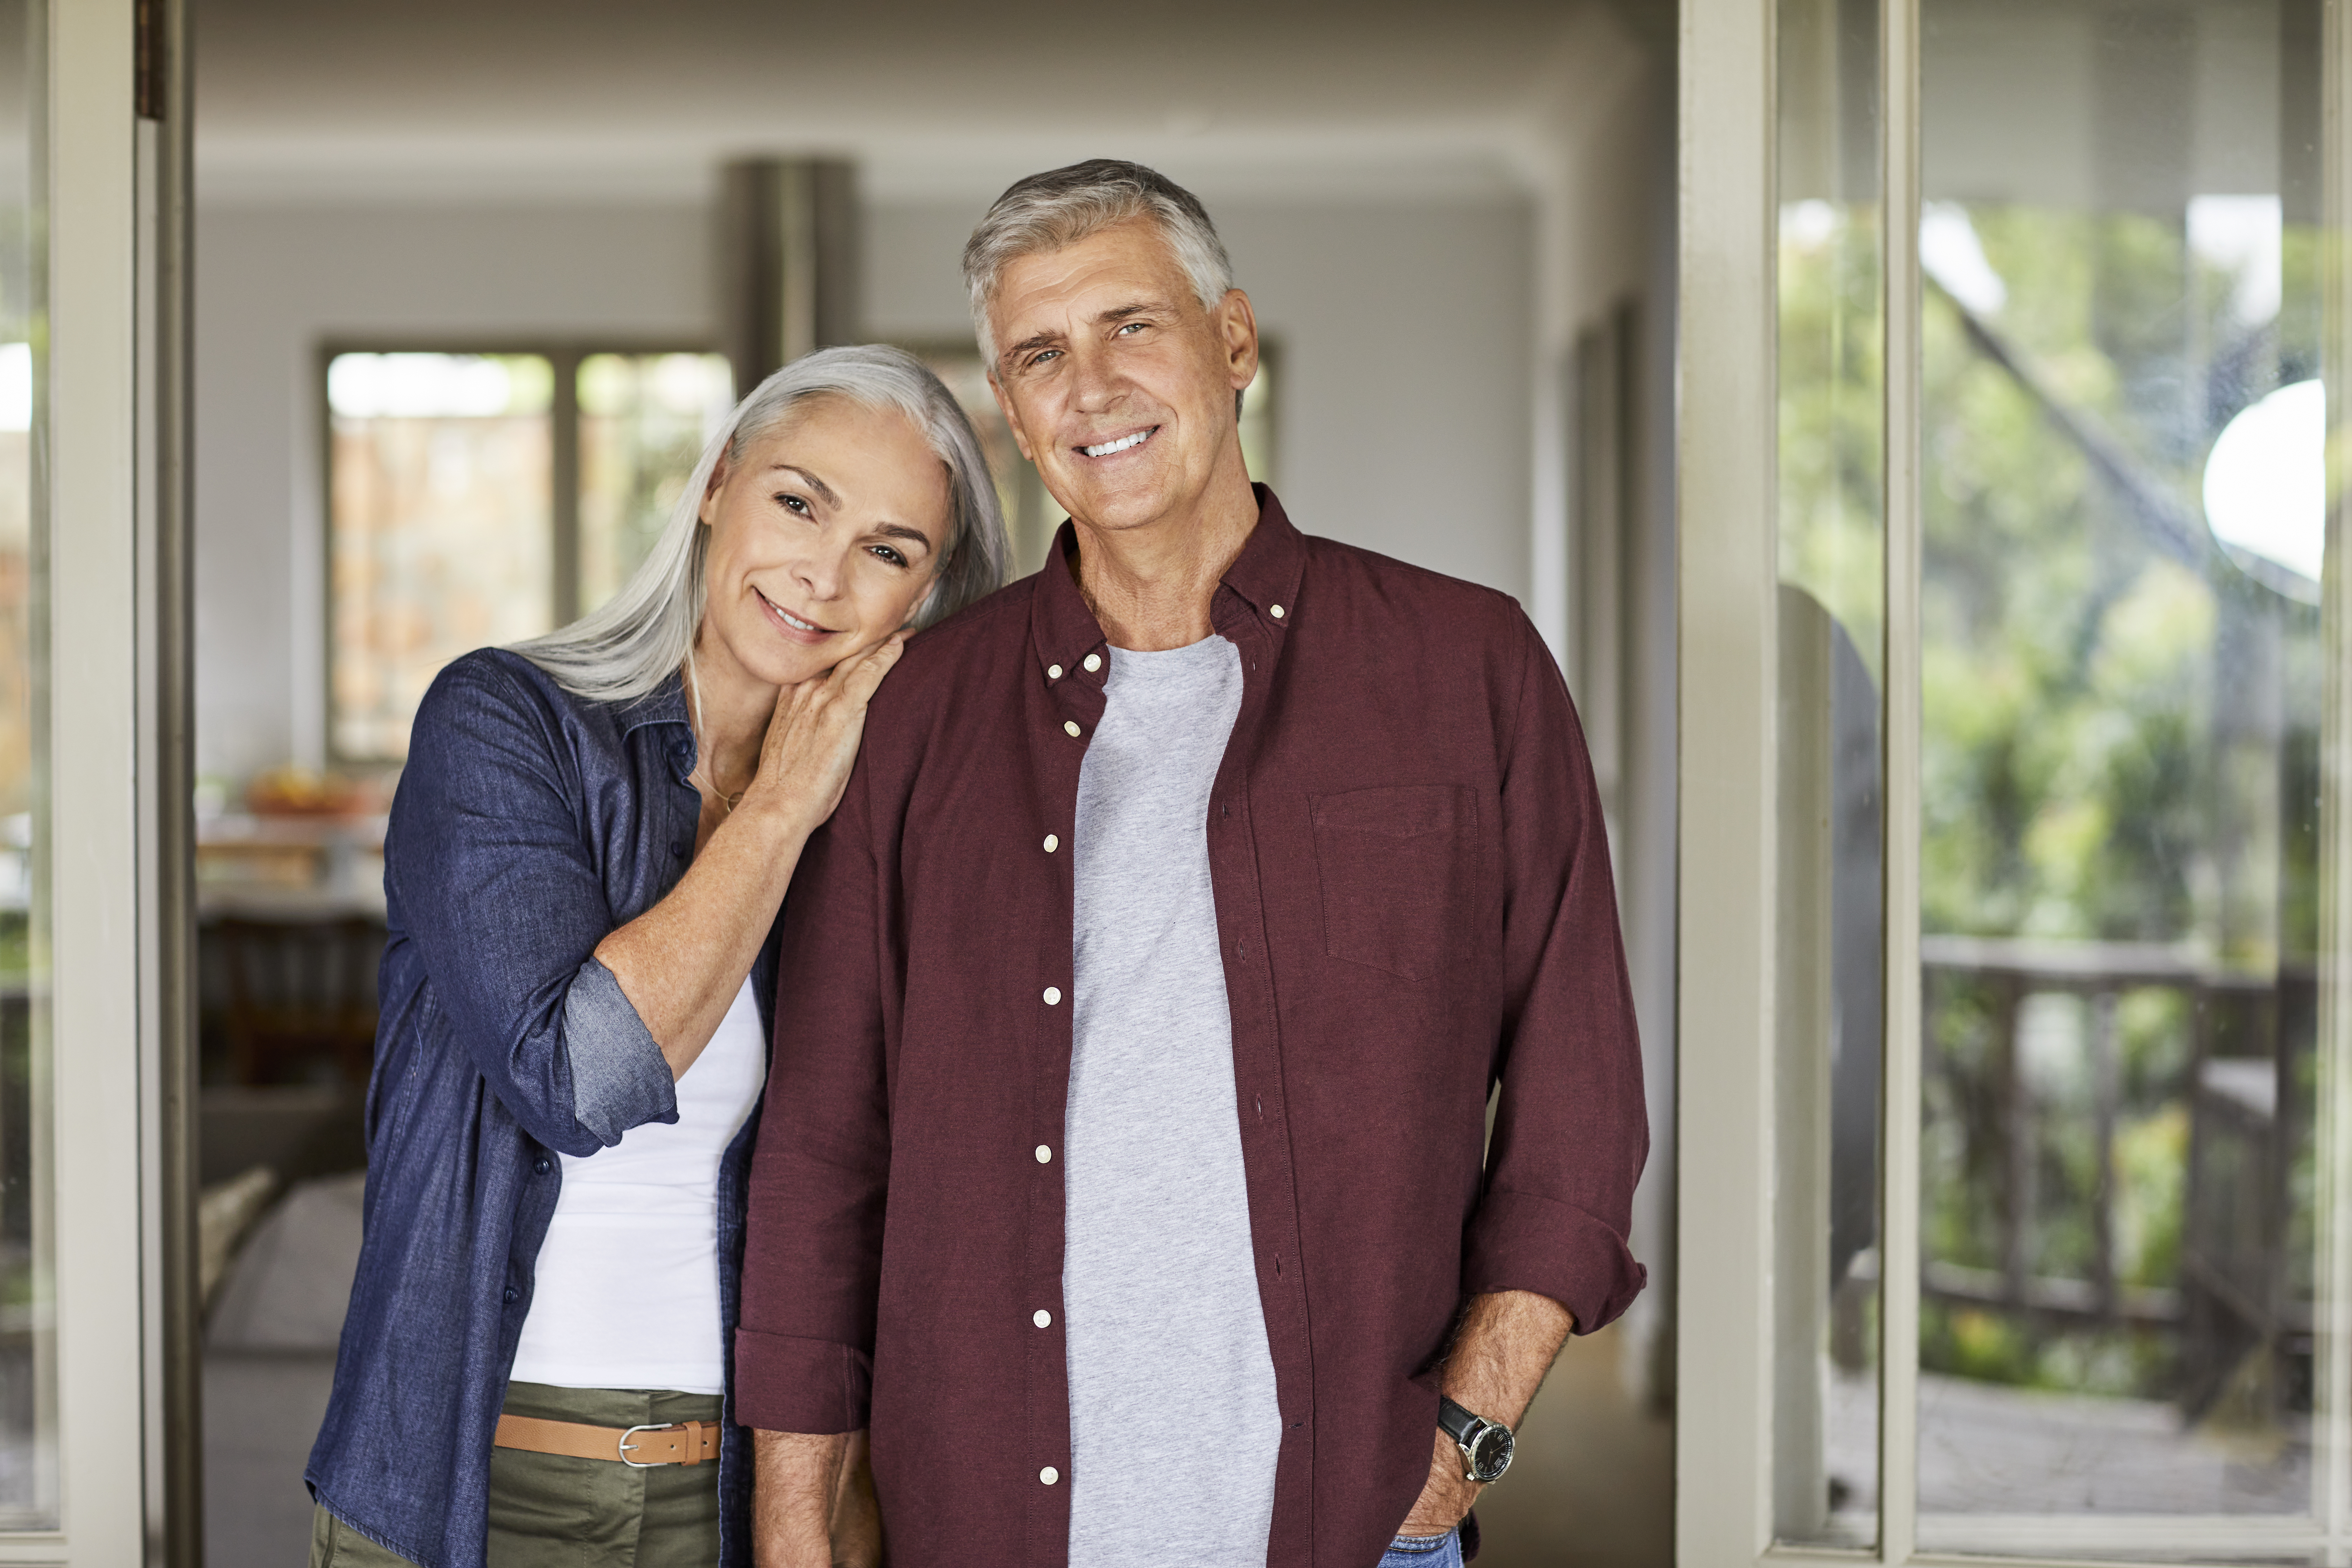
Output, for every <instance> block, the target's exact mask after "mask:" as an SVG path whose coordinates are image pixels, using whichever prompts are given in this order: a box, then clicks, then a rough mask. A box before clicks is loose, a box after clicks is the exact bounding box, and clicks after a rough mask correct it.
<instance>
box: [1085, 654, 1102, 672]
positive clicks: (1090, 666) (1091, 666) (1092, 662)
mask: <svg viewBox="0 0 2352 1568" xmlns="http://www.w3.org/2000/svg"><path fill="white" fill-rule="evenodd" d="M1100 668H1102V655H1100V654H1098V653H1090V654H1088V655H1087V674H1088V675H1092V674H1093V673H1094V672H1095V671H1096V670H1097V669H1100Z"/></svg>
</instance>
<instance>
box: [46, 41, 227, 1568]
mask: <svg viewBox="0 0 2352 1568" xmlns="http://www.w3.org/2000/svg"><path fill="white" fill-rule="evenodd" d="M48 38H49V59H48V90H47V109H48V148H47V152H48V168H47V196H48V237H49V255H48V280H49V300H48V304H49V310H48V321H49V349H48V365H49V382H48V385H49V390H50V397H49V405H48V407H49V420H48V428H47V438H48V449H49V454H50V461H49V466H48V472H49V479H50V483H49V501H50V505H49V511H48V516H47V520H46V521H47V528H48V539H49V545H50V557H49V560H50V571H49V588H48V592H49V605H50V615H49V625H50V628H51V631H50V647H49V658H50V671H51V681H50V693H49V695H50V714H51V721H50V756H51V759H52V762H51V778H50V784H49V794H50V801H51V807H50V841H51V845H52V853H53V862H52V863H53V865H54V868H55V873H54V877H53V879H52V881H53V887H54V898H53V905H52V917H51V918H52V931H53V944H52V971H53V975H54V981H53V986H54V989H53V995H54V1012H53V1018H54V1035H53V1042H54V1043H53V1046H52V1049H51V1051H50V1057H49V1103H50V1109H51V1114H50V1125H49V1128H48V1148H49V1168H50V1172H51V1181H50V1196H51V1216H52V1217H51V1224H52V1226H53V1227H54V1236H55V1243H54V1247H55V1253H54V1256H55V1259H56V1313H57V1333H56V1348H57V1389H58V1444H59V1455H58V1463H59V1507H60V1521H59V1523H60V1528H59V1529H58V1531H55V1532H52V1533H44V1534H37V1535H34V1534H11V1535H5V1536H0V1563H60V1564H74V1565H76V1568H79V1565H84V1564H89V1565H98V1564H105V1565H108V1568H114V1565H121V1564H131V1563H146V1562H150V1561H158V1560H160V1557H159V1553H160V1551H161V1542H162V1540H163V1535H162V1518H161V1512H160V1509H159V1508H157V1507H155V1506H153V1505H152V1504H151V1502H150V1488H151V1484H153V1485H155V1487H156V1491H157V1495H158V1496H159V1497H160V1492H161V1486H160V1480H161V1478H160V1477H158V1476H157V1475H156V1473H155V1472H156V1469H157V1465H158V1462H159V1460H160V1458H161V1451H162V1450H161V1444H160V1442H159V1438H160V1436H161V1434H162V1432H163V1423H162V1421H161V1400H162V1395H163V1388H164V1386H165V1382H166V1380H165V1379H163V1376H162V1367H161V1344H162V1340H161V1333H162V1330H163V1325H164V1323H165V1322H166V1321H170V1320H172V1319H173V1314H172V1313H171V1312H168V1311H165V1310H162V1304H163V1301H164V1300H166V1299H167V1298H166V1290H165V1286H166V1284H167V1282H169V1283H171V1284H172V1285H173V1287H174V1288H175V1289H176V1288H177V1285H178V1283H179V1281H178V1280H177V1278H176V1276H177V1274H178V1272H179V1270H178V1269H177V1268H176V1267H174V1268H164V1267H163V1262H164V1251H165V1249H164V1248H163V1246H162V1238H163V1237H164V1236H165V1234H166V1232H167V1227H166V1226H164V1225H163V1212H164V1211H163V1199H164V1198H165V1197H166V1196H169V1197H170V1198H171V1199H172V1200H173V1201H174V1202H176V1201H179V1200H181V1199H183V1198H184V1190H183V1187H184V1184H182V1183H180V1182H178V1181H176V1180H173V1181H167V1180H166V1179H165V1178H166V1177H168V1176H169V1175H170V1173H169V1172H167V1171H165V1170H164V1169H163V1168H162V1166H161V1163H160V1162H159V1159H158V1152H159V1151H160V1149H161V1148H162V1147H163V1143H164V1142H165V1141H164V1140H163V1136H162V1134H163V1125H162V1119H163V1115H164V1114H165V1112H166V1110H169V1112H170V1113H171V1114H173V1115H175V1116H176V1115H182V1114H184V1104H183V1103H182V1099H181V1097H180V1096H179V1095H177V1094H173V1095H170V1096H168V1097H167V1096H166V1095H165V1094H164V1093H163V1090H164V1089H166V1088H167V1087H169V1086H167V1085H166V1084H165V1083H164V1082H163V1079H162V1075H161V1074H160V1072H159V1070H158V1069H159V1063H160V1060H161V1058H160V1050H161V1047H162V1045H163V1042H164V1041H165V1040H166V1039H167V1037H168V1038H169V1039H170V1040H171V1042H172V1044H173V1047H174V1049H175V1050H176V1048H177V1047H178V1045H179V1044H180V1043H181V1042H180V1041H179V1039H178V1037H177V1031H176V1030H173V1029H167V1028H166V1027H165V1026H166V1025H167V1024H168V1023H169V1022H170V1021H171V1016H172V1009H171V1007H170V1006H168V1005H165V1004H164V998H163V986H161V985H159V984H158V983H157V982H158V976H159V973H162V972H161V971H160V970H159V964H161V963H163V959H164V957H165V956H166V954H165V949H164V944H163V942H162V940H161V938H162V936H163V932H164V930H165V926H164V924H163V921H162V919H161V915H160V911H161V910H162V909H163V906H164V905H165V904H166V903H167V902H170V901H172V900H173V899H174V898H176V897H177V896H178V891H177V890H178V889H181V887H182V879H180V878H177V877H173V878H164V877H163V876H162V874H161V873H162V869H163V865H164V862H163V859H162V858H161V856H160V853H159V834H158V826H159V823H160V822H162V821H163V819H164V818H165V816H167V815H168V814H167V813H164V812H163V811H160V810H159V808H158V807H157V805H156V800H157V796H156V795H155V793H154V784H155V781H156V780H157V779H158V778H159V777H160V778H165V779H168V778H172V777H174V776H175V774H174V773H173V772H172V771H171V770H163V771H161V772H159V770H158V768H157V766H156V764H157V762H158V756H157V752H158V746H159V742H166V741H167V740H168V738H169V737H168V735H167V731H165V730H163V728H161V727H159V725H158V724H157V720H158V718H159V705H160V706H171V705H170V704H166V703H165V702H164V699H165V698H166V697H168V696H169V695H170V693H171V692H172V691H173V690H175V689H177V683H178V682H180V681H182V680H183V679H184V660H181V659H179V658H177V657H176V656H174V657H171V658H165V657H163V648H162V646H161V645H160V644H159V641H158V638H159V636H170V637H178V636H179V635H181V633H182V631H183V630H184V617H183V616H178V615H166V616H163V617H161V619H160V620H159V618H158V616H157V613H156V612H157V608H158V595H157V581H158V575H159V564H160V565H166V566H168V565H171V564H172V563H173V561H175V560H176V553H177V552H176V551H174V552H165V557H168V559H166V558H163V557H159V553H158V551H157V549H156V542H157V537H158V531H159V526H160V525H161V523H163V522H164V521H168V522H169V523H170V525H171V527H172V528H173V530H174V531H176V530H177V529H178V526H179V523H180V521H181V519H182V516H183V512H182V509H181V508H180V507H179V506H178V505H177V503H176V501H175V500H174V499H173V488H167V487H166V486H164V485H163V484H162V483H161V482H160V479H161V477H162V472H163V470H162V469H161V468H160V466H159V465H160V464H161V462H162V460H163V458H164V457H165V456H166V455H174V456H175V455H176V453H177V452H178V451H179V450H180V449H181V447H180V444H179V442H178V441H177V439H176V437H174V438H173V439H165V438H164V434H165V432H164V430H163V428H162V427H161V426H159V416H165V417H168V418H169V419H170V420H173V421H176V420H178V419H179V418H180V416H181V414H180V403H179V400H178V399H177V398H176V397H172V398H165V397H163V395H161V393H160V390H159V389H160V387H161V385H162V382H161V381H160V380H159V377H158V370H159V366H158V363H157V360H156V349H157V345H158V344H159V343H161V342H164V341H165V334H166V333H175V332H177V331H181V330H183V329H184V319H183V317H182V315H181V312H180V311H178V310H176V309H172V310H161V311H160V312H159V310H158V307H159V305H160V304H162V303H163V295H162V292H161V289H159V281H158V280H159V279H163V280H169V281H173V282H175V283H176V282H177V281H178V280H181V279H184V270H183V268H182V267H181V265H180V262H181V260H182V259H183V258H180V257H176V256H175V257H174V258H170V264H169V265H164V266H158V265H157V261H158V258H157V257H156V256H155V255H153V254H152V248H153V247H155V246H157V245H158V244H162V243H169V244H173V245H175V246H176V245H178V244H179V243H180V239H179V232H180V231H179V230H178V229H177V227H176V224H174V225H167V226H163V227H160V228H159V227H158V226H156V224H155V223H154V222H153V221H152V216H153V212H154V210H155V205H156V201H157V194H158V191H159V189H168V190H173V191H176V190H177V188H178V180H177V178H176V174H174V173H173V169H172V168H168V167H161V168H159V165H158V163H157V162H156V160H157V157H158V154H159V152H160V151H162V150H163V149H167V148H168V149H173V150H175V151H176V149H178V148H179V147H180V146H181V145H182V142H180V140H179V139H178V138H177V137H176V136H174V137H173V138H170V139H168V140H164V141H162V142H159V141H158V139H157V138H156V135H155V133H154V132H153V131H152V129H150V130H147V131H145V132H142V128H141V124H140V120H139V114H138V110H139V107H140V105H139V101H138V81H137V66H138V60H139V52H140V50H139V46H140V42H141V40H140V37H139V33H138V24H137V6H136V5H135V4H134V0H50V9H49V22H48ZM142 143H143V146H142ZM142 153H143V156H144V160H145V163H146V177H145V178H143V179H142ZM142 242H143V243H144V245H145V246H146V247H148V252H149V253H148V254H143V255H142ZM181 364H182V358H181V356H180V355H179V354H178V353H176V351H174V352H173V353H170V354H166V355H164V356H163V365H162V369H163V372H164V373H165V374H167V375H169V376H173V377H176V376H177V375H178V374H180V367H181ZM174 428H176V426H174ZM176 483H177V481H176V479H175V480H174V482H173V484H174V487H176ZM40 525H41V520H37V521H36V526H40ZM174 570H176V568H174ZM176 581H177V580H176V579H174V582H175V583H176ZM165 672H168V673H169V675H170V678H171V679H170V680H169V681H166V682H161V683H159V679H158V676H159V674H163V673H165ZM176 711H177V710H176V708H173V712H174V713H175V714H176ZM173 722H175V723H176V722H177V720H176V718H175V719H174V721H173ZM166 749H168V746H167V747H166ZM173 849H174V851H175V852H178V851H183V850H184V841H183V842H178V843H174V844H173ZM173 983H174V985H176V984H178V982H177V978H176V976H174V977H173ZM37 1070H38V1069H37ZM173 1142H174V1146H175V1147H177V1146H178V1144H179V1142H180V1141H178V1140H174V1141H173ZM176 1228H177V1227H173V1234H174V1237H175V1245H174V1248H173V1250H174V1251H177V1250H179V1247H178V1245H177V1243H178V1242H179V1241H182V1240H184V1237H177V1235H176Z"/></svg>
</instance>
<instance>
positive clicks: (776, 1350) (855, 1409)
mask: <svg viewBox="0 0 2352 1568" xmlns="http://www.w3.org/2000/svg"><path fill="white" fill-rule="evenodd" d="M873 1400H874V1363H873V1362H871V1361H870V1360H868V1359H867V1358H866V1353H865V1352H863V1351H860V1350H856V1349H855V1348H853V1347H852V1346H849V1345H845V1344H837V1343H835V1342H833V1341H831V1340H804V1339H799V1338H796V1337H794V1336H793V1335H791V1334H766V1333H761V1332H760V1331H758V1330H756V1329H737V1330H736V1331H735V1421H736V1424H737V1425H738V1426H749V1427H751V1428H752V1429H753V1430H754V1431H759V1432H803V1433H809V1434H814V1435H824V1434H829V1433H835V1432H862V1431H864V1430H865V1429H866V1420H867V1412H868V1409H869V1407H870V1406H871V1405H872V1404H873Z"/></svg>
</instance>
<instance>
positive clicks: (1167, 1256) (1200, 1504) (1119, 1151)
mask: <svg viewBox="0 0 2352 1568" xmlns="http://www.w3.org/2000/svg"><path fill="white" fill-rule="evenodd" d="M1105 692H1106V696H1107V700H1108V705H1107V707H1106V708H1105V710H1104V712H1103V718H1102V722H1101V723H1100V724H1099V725H1098V726H1097V728H1096V730H1095V735H1094V739H1093V741H1092V742H1089V743H1088V745H1087V755H1086V762H1085V763H1084V764H1083V765H1082V766H1081V768H1080V769H1079V773H1078V811H1077V823H1076V833H1075V836H1074V837H1075V838H1076V843H1075V844H1074V845H1073V846H1072V849H1073V852H1074V853H1075V854H1076V857H1077V861H1076V867H1075V872H1076V879H1077V887H1076V894H1077V896H1076V938H1075V943H1074V945H1075V950H1076V951H1075V954H1074V956H1075V959H1076V967H1075V969H1074V971H1073V973H1074V980H1073V984H1072V990H1073V998H1072V1000H1073V1005H1075V1006H1076V1009H1077V1011H1076V1014H1075V1015H1074V1016H1073V1018H1072V1025H1073V1036H1072V1054H1071V1061H1070V1100H1069V1110H1068V1113H1067V1125H1066V1131H1065V1132H1064V1135H1063V1142H1064V1144H1065V1146H1066V1161H1067V1163H1066V1166H1065V1167H1064V1173H1063V1181H1064V1183H1065V1184H1066V1185H1065V1193H1066V1200H1067V1205H1068V1214H1067V1221H1066V1237H1067V1241H1066V1250H1065V1251H1064V1254H1063V1261H1062V1300H1063V1310H1064V1311H1065V1312H1066V1314H1067V1322H1066V1332H1067V1334H1068V1343H1069V1352H1070V1478H1069V1485H1070V1568H1150V1565H1152V1564H1160V1563H1166V1564H1171V1565H1172V1564H1184V1565H1187V1568H1190V1565H1192V1564H1197V1563H1220V1564H1231V1563H1263V1562H1265V1549H1266V1533H1267V1531H1268V1530H1269V1529H1270V1528H1271V1526H1272V1524H1273V1521H1274V1460H1275V1453H1276V1449H1277V1448H1279V1447H1280V1446H1281V1443H1282V1412H1281V1407H1280V1405H1278V1404H1277V1403H1276V1398H1275V1387H1274V1358H1273V1354H1272V1352H1270V1351H1269V1350H1268V1349H1267V1347H1266V1339H1265V1312H1264V1310H1263V1309H1262V1308H1261V1307H1260V1305H1259V1303H1258V1294H1257V1270H1256V1268H1255V1263H1254V1262H1253V1254H1252V1247H1251V1242H1250V1215H1249V1194H1248V1191H1247V1188H1246V1186H1245V1184H1244V1180H1243V1173H1242V1138H1241V1120H1240V1116H1239V1114H1238V1112H1237V1111H1236V1110H1235V1107H1234V1037H1233V1015H1232V1013H1231V1011H1230V1010H1229V1008H1228V1006H1227V1004H1226V1000H1225V971H1224V965H1223V962H1222V960H1221V957H1220V955H1219V952H1218V948H1219V943H1218V940H1217V911H1216V904H1215V900H1214V898H1213V895H1212V893H1211V891H1210V888H1209V842H1208V818H1209V797H1210V794H1211V791H1212V789H1213V785H1214V784H1215V783H1216V776H1217V765H1218V763H1220V762H1221V761H1222V760H1223V757H1224V752H1225V742H1226V740H1227V739H1228V738H1229V737H1230V736H1231V735H1232V733H1233V728H1234V717H1235V715H1237V714H1238V713H1239V712H1240V711H1241V702H1242V666H1241V654H1240V651H1239V650H1238V649H1236V648H1235V647H1234V645H1233V644H1231V643H1229V642H1227V641H1225V640H1224V639H1223V637H1209V638H1208V639H1207V640H1205V641H1202V642H1197V643H1194V644H1193V645H1192V647H1183V648H1177V649H1174V650H1172V651H1171V652H1166V653H1129V652H1127V651H1125V650H1123V649H1119V648H1113V649H1111V652H1110V675H1109V678H1108V680H1107V681H1106V682H1105Z"/></svg>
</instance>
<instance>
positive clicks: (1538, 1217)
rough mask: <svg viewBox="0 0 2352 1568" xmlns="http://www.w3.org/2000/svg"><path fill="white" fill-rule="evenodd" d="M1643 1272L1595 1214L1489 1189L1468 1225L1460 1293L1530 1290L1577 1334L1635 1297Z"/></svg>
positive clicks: (1604, 1321)
mask: <svg viewBox="0 0 2352 1568" xmlns="http://www.w3.org/2000/svg"><path fill="white" fill-rule="evenodd" d="M1649 1278H1650V1275H1649V1270H1647V1269H1645V1268H1643V1267H1642V1266H1641V1265H1640V1264H1639V1263H1636V1262H1634V1261H1633V1253H1632V1252H1630V1251H1628V1250H1627V1249H1626V1247H1625V1238H1624V1237H1622V1236H1621V1235H1619V1234H1618V1233H1617V1232H1616V1231H1615V1230H1614V1229H1612V1227H1611V1226H1608V1225H1607V1224H1605V1223H1603V1222H1602V1221H1601V1219H1599V1218H1597V1217H1596V1216H1595V1215H1591V1214H1590V1213H1588V1212H1587V1211H1585V1210H1583V1209H1580V1208H1579V1207H1577V1206H1576V1205H1574V1204H1569V1203H1562V1202H1560V1201H1559V1199H1557V1198H1547V1197H1543V1196H1541V1195H1539V1194H1535V1193H1514V1192H1507V1191H1494V1190H1490V1191H1489V1192H1488V1193H1487V1194H1486V1201H1485V1202H1483V1203H1481V1204H1480V1205H1478V1215H1477V1217H1476V1218H1475V1219H1474V1220H1472V1221H1471V1222H1470V1237H1469V1246H1468V1247H1466V1248H1465V1253H1464V1257H1463V1260H1462V1293H1463V1294H1464V1295H1465V1296H1486V1295H1491V1294H1492V1293H1494V1292H1496V1291H1497V1290H1532V1291H1534V1292H1535V1293H1536V1294H1537V1295H1538V1296H1549V1297H1550V1298H1551V1299H1552V1300H1555V1301H1557V1302H1559V1304H1560V1305H1561V1306H1563V1307H1565V1308H1567V1309H1568V1310H1569V1311H1570V1313H1572V1314H1573V1315H1574V1316H1575V1318H1576V1331H1577V1332H1578V1333H1580V1334H1589V1333H1591V1332H1592V1331H1593V1330H1595V1329H1598V1328H1601V1327H1602V1326H1603V1325H1605V1324H1607V1323H1608V1322H1610V1321H1612V1320H1613V1319H1614V1318H1616V1316H1617V1315H1618V1314H1619V1313H1621V1312H1622V1311H1623V1310H1625V1309H1626V1308H1627V1307H1630V1306H1632V1305H1633V1298H1634V1297H1635V1296H1637V1295H1639V1294H1641V1290H1642V1287H1643V1284H1645V1283H1646V1282H1647V1281H1648V1279H1649Z"/></svg>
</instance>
